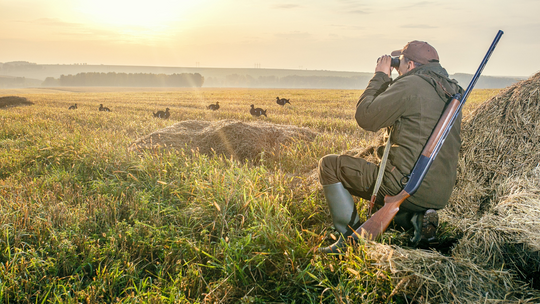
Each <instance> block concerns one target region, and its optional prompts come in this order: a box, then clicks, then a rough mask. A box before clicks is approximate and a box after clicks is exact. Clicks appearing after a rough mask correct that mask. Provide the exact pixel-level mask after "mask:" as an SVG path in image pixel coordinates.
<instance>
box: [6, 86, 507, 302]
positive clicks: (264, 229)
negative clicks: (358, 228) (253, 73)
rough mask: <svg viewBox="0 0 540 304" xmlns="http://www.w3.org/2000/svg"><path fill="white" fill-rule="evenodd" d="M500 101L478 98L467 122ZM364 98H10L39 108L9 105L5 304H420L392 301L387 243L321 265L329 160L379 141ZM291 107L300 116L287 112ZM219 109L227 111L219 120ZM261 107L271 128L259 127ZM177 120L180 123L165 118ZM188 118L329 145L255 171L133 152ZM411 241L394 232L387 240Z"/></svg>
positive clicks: (109, 94) (278, 153) (158, 93)
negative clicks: (376, 250)
mask: <svg viewBox="0 0 540 304" xmlns="http://www.w3.org/2000/svg"><path fill="white" fill-rule="evenodd" d="M498 92H499V90H474V91H473V92H472V94H471V96H470V97H469V99H468V101H467V104H466V106H465V108H464V115H465V116H464V117H465V119H467V115H469V113H471V111H472V110H473V109H475V108H476V107H477V106H478V105H480V104H481V103H482V102H483V101H485V100H487V99H489V98H490V97H492V96H494V95H496V94H497V93H498ZM361 93H362V91H360V90H300V89H298V90H283V89H280V90H278V89H167V88H165V89H150V88H137V89H132V88H124V89H122V88H50V89H38V88H36V89H0V96H20V97H25V98H26V99H27V100H28V101H30V102H32V103H33V105H30V106H18V107H9V108H4V109H0V126H1V127H0V302H2V303H98V302H106V303H143V302H144V303H147V302H150V303H361V302H366V303H407V301H408V300H407V297H408V296H411V295H404V294H402V293H396V292H393V291H394V290H395V289H396V283H395V282H394V281H393V280H391V274H390V273H388V272H387V271H386V270H384V269H382V268H380V267H379V266H378V263H379V260H378V259H379V258H381V257H379V256H377V255H374V254H371V253H370V250H371V249H370V248H371V247H370V246H375V245H373V244H367V243H366V244H363V243H362V244H359V245H358V246H357V248H354V250H353V251H351V252H350V253H349V254H347V255H346V256H344V257H341V258H336V257H329V256H321V255H318V254H317V253H314V248H316V247H318V246H320V245H325V246H326V245H328V244H329V243H330V241H331V240H332V237H333V236H334V231H333V227H332V219H331V217H330V214H329V212H328V210H327V207H326V202H325V200H324V196H323V194H322V190H321V188H320V187H319V184H318V178H317V175H316V170H315V169H316V168H317V163H318V160H319V159H320V158H321V157H323V156H324V155H327V154H336V153H337V154H339V153H343V152H346V151H350V150H355V149H356V150H359V149H360V150H361V149H362V148H365V147H368V146H370V145H373V144H375V143H377V141H378V140H379V137H380V132H378V133H372V132H366V131H363V130H361V129H360V128H359V127H358V126H357V124H356V121H355V120H354V111H355V105H356V102H357V100H358V98H359V97H360V95H361ZM277 96H279V97H281V98H288V99H290V103H291V104H290V105H289V104H287V105H285V106H279V105H278V104H276V97H277ZM216 102H219V105H220V109H219V110H217V111H211V110H209V109H207V108H206V106H207V105H209V104H212V103H216ZM73 104H77V109H76V110H68V107H69V106H71V105H73ZM100 104H103V105H104V106H106V107H109V108H110V109H111V112H100V111H98V108H99V106H100ZM251 104H253V105H255V107H260V108H263V109H266V110H267V115H268V117H253V116H251V115H250V113H249V109H250V105H251ZM165 108H170V112H171V116H170V118H169V119H159V118H155V117H153V115H152V112H157V111H158V110H165ZM190 120H197V121H221V120H236V121H241V122H246V123H255V122H265V123H270V124H276V125H291V126H296V127H302V128H308V129H309V130H310V131H312V132H314V133H315V134H316V136H315V137H314V138H313V139H312V140H297V141H293V142H291V143H289V144H287V145H280V146H278V147H274V149H273V150H272V151H268V152H265V153H262V154H261V156H260V158H258V159H255V160H247V161H245V160H237V159H234V158H229V157H226V156H223V155H219V154H214V155H211V154H203V153H199V152H198V151H197V149H196V148H193V147H190V146H189V145H186V146H185V148H184V149H148V150H143V151H133V150H132V149H129V147H130V146H131V144H132V143H133V142H135V141H136V140H137V139H139V138H141V137H144V136H146V135H148V134H150V133H152V132H155V131H158V130H161V129H164V128H166V127H170V126H173V125H175V124H177V123H180V122H185V121H190ZM364 203H365V202H362V201H361V200H360V201H358V206H359V207H361V206H363V205H364ZM361 212H365V209H362V208H361ZM362 216H365V214H361V217H362ZM409 237H410V235H408V234H406V233H398V232H395V231H389V232H388V233H386V234H385V236H384V237H383V239H382V240H381V243H382V244H397V245H399V244H401V243H402V240H404V239H408V238H409ZM384 258H386V259H387V260H388V259H390V257H384ZM426 301H427V300H426Z"/></svg>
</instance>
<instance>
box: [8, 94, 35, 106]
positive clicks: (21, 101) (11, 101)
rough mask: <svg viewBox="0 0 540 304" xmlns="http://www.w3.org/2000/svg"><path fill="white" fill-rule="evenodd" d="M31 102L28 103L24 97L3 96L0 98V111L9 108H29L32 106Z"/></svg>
mask: <svg viewBox="0 0 540 304" xmlns="http://www.w3.org/2000/svg"><path fill="white" fill-rule="evenodd" d="M33 104H34V103H33V102H30V101H28V100H27V99H26V97H18V96H3V97H0V109H2V108H11V107H17V106H30V105H33Z"/></svg>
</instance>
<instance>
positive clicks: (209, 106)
mask: <svg viewBox="0 0 540 304" xmlns="http://www.w3.org/2000/svg"><path fill="white" fill-rule="evenodd" d="M206 108H207V109H209V110H212V111H216V110H217V109H219V101H216V104H211V105H208V106H206Z"/></svg>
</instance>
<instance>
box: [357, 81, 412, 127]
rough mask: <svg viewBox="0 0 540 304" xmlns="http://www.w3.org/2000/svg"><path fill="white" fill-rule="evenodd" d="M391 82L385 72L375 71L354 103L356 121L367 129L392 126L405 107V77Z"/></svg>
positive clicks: (406, 88)
mask: <svg viewBox="0 0 540 304" xmlns="http://www.w3.org/2000/svg"><path fill="white" fill-rule="evenodd" d="M390 84H391V79H390V77H388V75H387V74H386V73H383V72H377V73H375V75H374V76H373V78H371V80H370V81H369V84H368V86H367V88H366V89H365V91H364V93H363V94H362V96H360V100H359V101H358V103H357V104H356V114H355V118H356V122H357V123H358V125H359V126H360V127H361V128H363V129H365V130H367V131H372V132H376V131H378V130H379V129H381V128H385V127H389V126H392V125H393V124H394V123H395V122H396V120H397V119H398V118H399V117H400V116H401V115H403V113H404V112H405V110H406V108H407V102H406V100H405V99H406V98H408V96H409V94H406V93H407V91H408V90H410V88H408V86H407V85H406V81H405V79H400V80H399V81H396V82H394V83H392V85H390Z"/></svg>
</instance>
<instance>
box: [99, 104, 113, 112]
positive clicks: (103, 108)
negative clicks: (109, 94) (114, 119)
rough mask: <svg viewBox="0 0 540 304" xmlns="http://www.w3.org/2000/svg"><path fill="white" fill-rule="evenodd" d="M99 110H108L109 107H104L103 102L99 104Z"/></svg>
mask: <svg viewBox="0 0 540 304" xmlns="http://www.w3.org/2000/svg"><path fill="white" fill-rule="evenodd" d="M99 110H100V111H104V112H110V111H111V109H109V108H107V107H104V106H103V104H100V105H99Z"/></svg>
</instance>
